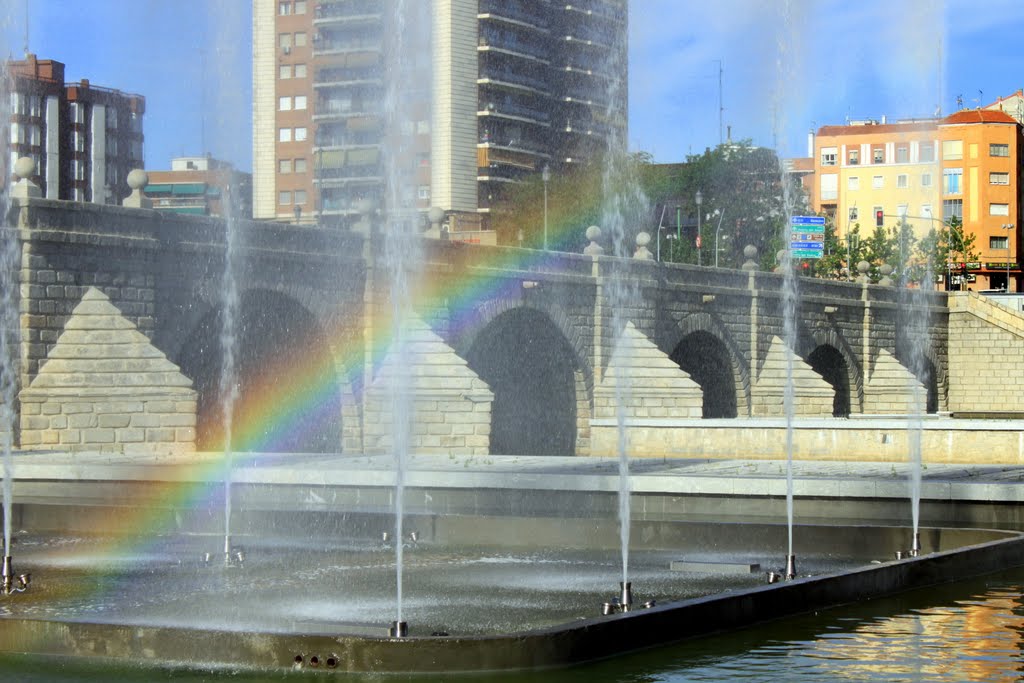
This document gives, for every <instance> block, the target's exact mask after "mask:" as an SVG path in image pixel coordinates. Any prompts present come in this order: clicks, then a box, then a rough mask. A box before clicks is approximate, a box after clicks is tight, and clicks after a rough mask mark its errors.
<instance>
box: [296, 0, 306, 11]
mask: <svg viewBox="0 0 1024 683" xmlns="http://www.w3.org/2000/svg"><path fill="white" fill-rule="evenodd" d="M295 13H296V14H305V13H306V0H295Z"/></svg>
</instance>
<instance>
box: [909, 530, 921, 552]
mask: <svg viewBox="0 0 1024 683" xmlns="http://www.w3.org/2000/svg"><path fill="white" fill-rule="evenodd" d="M920 554H921V534H919V533H917V532H916V531H915V532H914V540H913V542H912V543H911V546H910V556H911V557H917V556H918V555H920Z"/></svg>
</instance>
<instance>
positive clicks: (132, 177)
mask: <svg viewBox="0 0 1024 683" xmlns="http://www.w3.org/2000/svg"><path fill="white" fill-rule="evenodd" d="M146 185H149V174H148V173H146V172H145V171H144V170H142V169H141V168H135V169H132V170H131V171H130V172H129V173H128V187H130V188H132V190H141V189H142V188H144V187H145V186H146Z"/></svg>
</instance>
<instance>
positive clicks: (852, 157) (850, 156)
mask: <svg viewBox="0 0 1024 683" xmlns="http://www.w3.org/2000/svg"><path fill="white" fill-rule="evenodd" d="M846 163H848V164H849V165H850V166H857V165H858V164H860V150H859V149H851V150H848V151H847V152H846Z"/></svg>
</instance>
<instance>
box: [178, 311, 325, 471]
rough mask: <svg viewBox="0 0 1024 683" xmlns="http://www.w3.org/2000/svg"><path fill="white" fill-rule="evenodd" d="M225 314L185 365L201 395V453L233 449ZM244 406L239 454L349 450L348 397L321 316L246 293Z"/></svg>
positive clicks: (202, 329) (239, 407)
mask: <svg viewBox="0 0 1024 683" xmlns="http://www.w3.org/2000/svg"><path fill="white" fill-rule="evenodd" d="M222 316H223V310H220V309H218V310H215V311H212V312H211V313H209V314H208V315H207V316H206V317H205V318H203V320H202V321H200V323H199V325H198V326H197V327H196V329H195V330H194V331H193V333H192V335H191V336H190V337H189V339H188V341H187V342H186V343H185V345H184V346H183V347H182V349H181V352H180V354H181V355H180V358H179V360H178V361H177V363H178V366H179V367H180V368H181V371H182V372H183V373H185V375H186V376H188V377H189V378H191V379H192V380H193V388H194V389H195V390H196V392H197V393H198V401H197V402H198V406H197V413H198V414H197V424H196V446H197V447H198V448H200V449H202V450H215V451H219V450H222V449H224V447H225V435H224V419H223V407H222V405H223V397H222V394H221V388H220V381H221V379H220V375H221V367H222V364H223V362H224V347H223V345H222V344H221V329H222V324H223V322H222ZM235 319H236V324H235V330H236V337H237V342H236V347H235V348H236V349H237V351H236V355H235V358H236V360H235V367H236V369H237V378H238V389H239V391H238V400H237V401H236V403H235V410H234V412H233V419H232V444H231V447H232V450H235V451H268V452H276V453H288V452H315V453H334V452H338V451H340V450H341V391H340V388H339V384H338V377H337V373H336V372H335V368H334V362H333V357H332V356H331V353H330V350H329V349H328V346H327V343H326V339H325V336H324V334H323V332H322V330H321V329H320V326H319V325H318V323H317V321H316V319H315V318H314V317H313V315H312V314H311V313H310V312H309V311H307V310H306V309H304V308H303V307H302V306H301V305H300V304H298V303H297V302H296V301H294V300H293V299H291V298H289V297H286V296H283V295H281V294H277V293H274V292H267V291H259V292H246V293H245V294H243V295H242V297H241V301H240V304H239V307H238V312H237V314H236V318H235Z"/></svg>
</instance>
